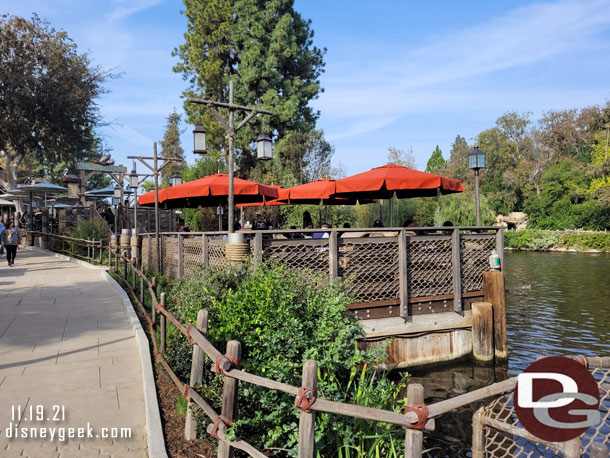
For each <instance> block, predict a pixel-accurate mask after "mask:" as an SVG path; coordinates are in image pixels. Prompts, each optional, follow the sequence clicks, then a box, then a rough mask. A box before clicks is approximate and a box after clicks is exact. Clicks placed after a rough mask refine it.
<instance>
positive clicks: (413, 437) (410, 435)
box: [405, 383, 424, 458]
mask: <svg viewBox="0 0 610 458" xmlns="http://www.w3.org/2000/svg"><path fill="white" fill-rule="evenodd" d="M423 402H424V387H423V385H420V384H419V383H409V385H408V386H407V405H408V406H410V407H413V406H414V405H417V404H422V403H423ZM423 444H424V433H423V432H422V431H418V430H416V429H408V428H407V431H406V433H405V458H421V456H422V449H423Z"/></svg>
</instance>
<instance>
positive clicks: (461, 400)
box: [121, 256, 517, 430]
mask: <svg viewBox="0 0 610 458" xmlns="http://www.w3.org/2000/svg"><path fill="white" fill-rule="evenodd" d="M121 258H122V259H123V261H126V262H127V263H128V264H129V265H130V266H131V268H132V269H134V271H135V272H136V275H138V276H139V277H142V278H143V279H144V280H145V281H146V282H147V284H148V289H149V292H150V293H151V298H152V299H153V301H152V302H153V306H154V307H155V309H156V310H157V312H158V313H161V314H163V315H164V316H165V317H167V319H169V320H170V321H171V322H172V323H173V324H174V325H175V326H176V327H177V328H178V330H179V331H180V332H181V333H182V334H184V336H185V337H187V338H188V339H189V340H192V341H194V342H195V343H196V344H197V345H199V347H200V348H201V349H202V350H203V352H204V353H205V354H206V355H207V356H208V357H209V358H210V359H212V361H216V360H218V361H219V367H220V369H221V371H222V375H225V376H227V377H233V378H235V379H238V380H241V381H244V382H247V383H251V384H254V385H258V386H262V387H265V388H269V389H272V390H277V391H282V392H284V393H287V394H291V395H297V393H298V390H299V388H298V387H295V386H292V385H288V384H286V383H282V382H278V381H275V380H272V379H269V378H266V377H261V376H258V375H254V374H250V373H248V372H245V371H242V370H239V369H236V368H233V367H232V364H231V362H230V361H229V360H228V359H227V358H225V356H224V355H223V354H222V353H221V352H220V351H219V350H218V349H217V348H216V347H214V345H213V344H212V343H211V342H210V341H208V340H207V339H206V337H205V336H204V335H203V334H202V333H201V332H199V331H198V330H197V328H195V327H193V326H189V327H188V328H186V327H184V326H183V325H182V324H180V323H179V321H178V320H177V319H176V318H175V317H174V316H173V315H172V314H171V313H170V312H169V311H167V309H165V308H163V307H161V305H160V304H159V302H158V300H157V299H156V297H155V294H156V292H155V291H154V288H153V285H152V283H151V282H150V281H149V280H148V278H146V275H145V274H144V273H143V272H142V271H141V270H140V269H138V268H137V267H136V266H135V264H134V262H133V260H131V259H127V258H126V257H124V256H121ZM128 286H129V285H128ZM164 367H165V365H164ZM212 370H213V371H214V372H215V366H214V367H213V368H212ZM516 382H517V379H516V377H513V378H511V379H508V380H504V381H503V382H498V383H494V384H493V385H489V386H487V387H484V388H481V389H479V390H475V391H472V392H470V393H466V394H463V395H460V396H456V397H455V398H452V399H448V400H445V401H440V402H437V403H435V404H431V405H429V406H428V411H429V418H430V420H429V421H428V423H426V429H427V430H433V429H434V420H433V418H435V417H438V416H440V415H443V414H445V413H447V412H450V411H452V410H454V409H456V408H457V407H461V406H464V405H467V404H471V403H473V402H475V401H479V400H481V399H485V398H488V397H490V396H495V395H498V394H502V393H505V392H507V391H511V390H512V389H514V387H515V384H516ZM311 409H312V410H316V411H320V412H328V413H335V414H340V415H347V416H352V417H356V418H362V419H364V420H371V421H381V422H386V423H391V424H395V425H401V426H409V425H412V424H415V423H417V421H418V418H417V414H416V413H415V412H409V413H406V414H401V413H398V412H393V411H388V410H383V409H376V408H372V407H363V406H357V405H353V404H346V403H341V402H335V401H329V400H325V399H320V398H318V399H316V401H315V402H314V404H313V405H312V407H311Z"/></svg>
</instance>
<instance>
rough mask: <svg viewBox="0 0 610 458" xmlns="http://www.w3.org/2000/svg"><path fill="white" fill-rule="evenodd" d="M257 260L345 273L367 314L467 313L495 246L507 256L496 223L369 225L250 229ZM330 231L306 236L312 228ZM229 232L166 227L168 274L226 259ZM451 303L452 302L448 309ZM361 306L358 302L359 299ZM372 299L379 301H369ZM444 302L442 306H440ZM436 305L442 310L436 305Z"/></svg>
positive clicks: (147, 256)
mask: <svg viewBox="0 0 610 458" xmlns="http://www.w3.org/2000/svg"><path fill="white" fill-rule="evenodd" d="M243 233H244V235H245V236H246V237H247V238H249V239H250V240H249V243H250V253H251V257H252V263H253V265H254V266H255V267H256V266H257V265H258V264H259V263H260V262H263V261H272V262H277V263H281V264H284V265H286V266H287V267H289V268H295V269H300V270H307V271H310V272H313V273H316V274H319V275H327V276H328V277H329V278H330V279H331V281H336V280H343V281H345V283H346V292H347V293H348V294H349V295H350V296H352V297H354V298H356V303H355V304H354V305H353V309H354V310H355V313H356V314H357V315H359V314H363V313H364V311H362V310H360V309H365V310H368V314H369V315H371V314H372V315H374V316H364V315H363V316H361V318H381V317H385V316H402V317H403V318H407V317H408V316H411V315H414V314H418V313H430V308H428V307H426V308H423V309H422V308H421V307H419V306H418V305H419V304H421V303H422V302H426V303H429V305H431V306H432V307H433V308H434V311H456V312H462V311H464V310H466V309H468V308H469V307H470V303H471V302H473V301H477V300H480V299H481V298H482V296H483V291H482V290H483V273H484V272H486V271H488V270H490V265H489V256H490V255H491V254H492V250H494V249H495V250H496V251H497V253H498V255H499V256H500V259H501V263H500V264H501V268H503V265H504V262H503V260H504V259H503V257H504V248H503V246H504V240H503V231H502V229H501V228H498V227H440V228H408V229H405V228H369V229H357V228H354V229H329V230H323V229H310V230H271V231H244V232H243ZM316 233H317V234H319V235H322V234H324V237H325V238H304V237H311V236H313V235H314V234H316ZM225 234H226V233H218V232H202V233H192V232H166V233H163V234H162V235H161V238H160V242H161V250H160V252H161V266H162V273H163V274H164V275H165V276H166V277H168V278H169V279H172V280H173V279H180V278H183V277H188V276H192V275H195V274H196V273H197V272H198V271H199V270H201V268H202V267H208V266H209V267H212V268H218V267H223V266H224V265H226V264H227V259H226V256H225V245H226V240H223V237H224V236H225ZM155 243H156V241H155V236H154V234H144V235H143V240H142V261H143V265H145V266H146V267H147V268H149V269H152V268H154V267H155V266H156V265H157V263H156V255H157V251H156V249H152V248H151V247H152V246H153V245H154V244H155ZM448 303H449V306H450V307H449V309H445V307H447V304H448ZM359 305H360V306H359ZM371 306H373V308H371ZM439 307H440V308H439ZM437 309H438V310H437Z"/></svg>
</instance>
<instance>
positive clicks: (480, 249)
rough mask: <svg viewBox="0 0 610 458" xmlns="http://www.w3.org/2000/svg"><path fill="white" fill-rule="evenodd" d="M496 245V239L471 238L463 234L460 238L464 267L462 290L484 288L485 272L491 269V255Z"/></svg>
mask: <svg viewBox="0 0 610 458" xmlns="http://www.w3.org/2000/svg"><path fill="white" fill-rule="evenodd" d="M495 247H496V239H495V238H492V237H487V238H470V237H468V236H467V235H463V236H462V238H461V240H460V257H461V269H462V292H470V291H480V290H482V289H483V272H487V271H488V270H490V269H489V256H490V255H491V252H492V250H493V249H494V248H495Z"/></svg>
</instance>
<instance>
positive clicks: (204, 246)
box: [201, 234, 210, 267]
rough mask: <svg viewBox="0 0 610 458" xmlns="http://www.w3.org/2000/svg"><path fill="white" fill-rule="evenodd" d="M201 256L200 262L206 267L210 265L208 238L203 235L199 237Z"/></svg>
mask: <svg viewBox="0 0 610 458" xmlns="http://www.w3.org/2000/svg"><path fill="white" fill-rule="evenodd" d="M201 256H202V258H203V259H202V260H201V262H202V263H203V265H204V266H205V267H208V266H209V265H210V245H209V239H208V236H207V235H205V234H203V235H202V236H201Z"/></svg>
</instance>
